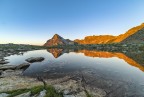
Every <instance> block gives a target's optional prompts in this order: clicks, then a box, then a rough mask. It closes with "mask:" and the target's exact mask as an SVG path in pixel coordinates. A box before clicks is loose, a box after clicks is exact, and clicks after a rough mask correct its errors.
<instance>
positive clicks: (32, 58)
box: [26, 57, 44, 63]
mask: <svg viewBox="0 0 144 97" xmlns="http://www.w3.org/2000/svg"><path fill="white" fill-rule="evenodd" d="M43 60H44V58H43V57H31V58H28V59H26V61H27V62H29V63H34V62H42V61H43Z"/></svg>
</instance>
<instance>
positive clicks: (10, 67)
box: [0, 65, 16, 70]
mask: <svg viewBox="0 0 144 97" xmlns="http://www.w3.org/2000/svg"><path fill="white" fill-rule="evenodd" d="M8 69H11V70H15V69H16V66H15V65H3V66H0V70H8Z"/></svg>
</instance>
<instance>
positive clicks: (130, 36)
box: [74, 23, 144, 44]
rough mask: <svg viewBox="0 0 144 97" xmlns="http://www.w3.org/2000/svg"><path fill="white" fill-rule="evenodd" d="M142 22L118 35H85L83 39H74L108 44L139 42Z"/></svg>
mask: <svg viewBox="0 0 144 97" xmlns="http://www.w3.org/2000/svg"><path fill="white" fill-rule="evenodd" d="M143 29H144V23H143V24H141V25H139V26H137V27H134V28H132V29H130V30H128V31H127V32H126V33H125V34H121V35H119V36H111V35H100V36H86V37H85V39H83V40H79V39H76V40H74V41H75V42H77V43H79V44H108V43H120V42H122V43H137V42H138V43H139V42H140V43H141V42H144V39H143V36H144V31H143Z"/></svg>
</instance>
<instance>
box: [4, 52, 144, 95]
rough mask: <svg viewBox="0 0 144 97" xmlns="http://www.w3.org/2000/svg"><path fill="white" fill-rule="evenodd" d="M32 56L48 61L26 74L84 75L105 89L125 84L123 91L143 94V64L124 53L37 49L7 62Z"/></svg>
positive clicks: (48, 76)
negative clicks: (66, 51) (65, 51)
mask: <svg viewBox="0 0 144 97" xmlns="http://www.w3.org/2000/svg"><path fill="white" fill-rule="evenodd" d="M30 57H44V58H45V60H44V61H42V62H36V63H32V64H31V65H30V67H28V68H27V69H26V70H25V71H24V72H23V75H24V76H29V77H36V76H42V77H43V78H47V79H48V78H62V77H65V76H77V77H78V76H81V75H83V76H84V77H85V78H86V80H87V82H88V84H89V85H90V86H96V87H99V88H103V89H105V90H107V89H111V88H112V89H116V88H117V87H118V86H122V89H121V91H125V92H126V91H127V92H128V93H131V95H132V94H133V93H135V94H137V97H143V96H142V95H144V71H143V70H144V67H143V66H142V65H141V64H139V63H137V62H136V61H134V60H133V59H131V58H129V57H127V56H126V55H124V54H122V53H110V52H97V51H87V50H82V51H77V52H68V53H64V51H61V50H60V51H58V50H56V51H55V50H51V51H49V50H36V51H28V52H25V53H24V54H23V55H11V56H9V57H6V59H8V60H9V61H10V63H9V64H7V65H19V64H21V63H24V62H26V61H25V59H27V58H30Z"/></svg>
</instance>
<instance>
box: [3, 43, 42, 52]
mask: <svg viewBox="0 0 144 97" xmlns="http://www.w3.org/2000/svg"><path fill="white" fill-rule="evenodd" d="M43 48H44V47H43V46H35V45H22V44H0V50H9V49H13V50H24V51H25V50H33V49H34V50H35V49H43Z"/></svg>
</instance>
